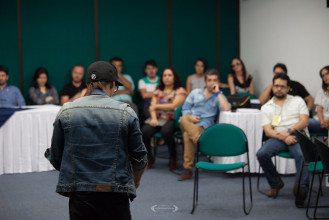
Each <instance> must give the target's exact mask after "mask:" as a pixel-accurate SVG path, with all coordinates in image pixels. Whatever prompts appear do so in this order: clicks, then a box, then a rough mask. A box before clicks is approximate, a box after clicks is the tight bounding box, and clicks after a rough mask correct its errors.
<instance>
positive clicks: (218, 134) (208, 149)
mask: <svg viewBox="0 0 329 220" xmlns="http://www.w3.org/2000/svg"><path fill="white" fill-rule="evenodd" d="M198 147H199V152H201V153H203V154H206V155H210V156H219V157H227V156H237V155H241V154H244V153H246V152H248V141H247V138H246V135H245V134H244V132H243V131H242V130H241V129H240V128H238V127H236V126H235V125H231V124H216V125H214V126H211V127H209V128H207V129H206V130H205V131H204V132H203V133H202V134H201V136H200V138H199V141H198Z"/></svg>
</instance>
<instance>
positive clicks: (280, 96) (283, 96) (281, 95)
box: [274, 93, 287, 99]
mask: <svg viewBox="0 0 329 220" xmlns="http://www.w3.org/2000/svg"><path fill="white" fill-rule="evenodd" d="M286 96H287V94H284V93H274V97H275V98H277V99H283V98H285V97H286Z"/></svg>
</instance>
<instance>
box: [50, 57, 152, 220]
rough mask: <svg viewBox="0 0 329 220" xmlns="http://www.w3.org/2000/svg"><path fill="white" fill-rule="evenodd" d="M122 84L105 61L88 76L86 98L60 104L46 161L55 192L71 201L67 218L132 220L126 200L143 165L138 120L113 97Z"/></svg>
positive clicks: (144, 158) (133, 191)
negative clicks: (56, 174) (54, 178)
mask: <svg viewBox="0 0 329 220" xmlns="http://www.w3.org/2000/svg"><path fill="white" fill-rule="evenodd" d="M120 85H121V83H120V82H119V81H118V73H117V70H116V68H115V67H114V66H113V65H112V64H110V63H109V62H105V61H97V62H95V63H93V64H91V65H90V66H89V68H88V71H87V86H88V89H89V91H91V93H90V95H88V96H84V97H82V98H79V99H77V100H75V101H74V102H69V103H65V104H64V105H63V107H62V108H61V109H60V111H59V113H58V115H57V117H56V120H55V122H54V132H53V137H52V143H51V148H50V149H47V151H46V153H45V156H46V157H47V159H49V160H50V162H51V164H52V165H53V166H54V167H55V169H57V170H59V171H60V174H59V180H58V185H57V189H56V192H58V193H59V194H61V195H63V196H67V197H69V198H70V200H69V212H70V219H71V220H72V219H73V220H75V219H131V214H130V207H129V199H130V200H131V201H132V200H133V199H134V198H135V197H136V188H137V187H138V186H139V183H140V180H141V176H142V174H143V172H144V170H145V168H146V165H147V152H146V148H145V146H144V143H143V141H142V133H141V131H140V128H139V121H138V117H137V116H136V113H135V112H134V111H133V110H132V108H131V107H130V106H129V105H128V104H126V103H123V102H119V101H116V100H114V99H113V98H112V96H113V94H114V93H115V91H116V90H117V88H118V86H120Z"/></svg>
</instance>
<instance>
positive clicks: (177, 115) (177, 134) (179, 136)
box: [174, 105, 183, 139]
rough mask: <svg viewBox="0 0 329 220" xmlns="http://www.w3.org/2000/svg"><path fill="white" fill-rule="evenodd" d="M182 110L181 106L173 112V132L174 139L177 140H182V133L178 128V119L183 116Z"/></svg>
mask: <svg viewBox="0 0 329 220" xmlns="http://www.w3.org/2000/svg"><path fill="white" fill-rule="evenodd" d="M182 109H183V106H182V105H180V106H178V107H177V108H176V110H175V130H176V131H175V133H174V137H175V138H177V139H182V138H183V135H182V131H181V130H180V127H179V119H180V118H181V117H182V115H183V113H182Z"/></svg>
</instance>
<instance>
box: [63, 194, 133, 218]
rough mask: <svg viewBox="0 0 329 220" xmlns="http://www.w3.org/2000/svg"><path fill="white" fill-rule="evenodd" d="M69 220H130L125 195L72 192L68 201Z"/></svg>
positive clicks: (127, 198) (127, 200) (126, 196)
mask: <svg viewBox="0 0 329 220" xmlns="http://www.w3.org/2000/svg"><path fill="white" fill-rule="evenodd" d="M69 209H70V220H102V219H104V220H105V219H106V220H109V219H115V220H116V219H120V220H121V219H122V220H131V214H130V206H129V197H128V195H127V194H125V193H111V192H73V193H71V195H70V200H69Z"/></svg>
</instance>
